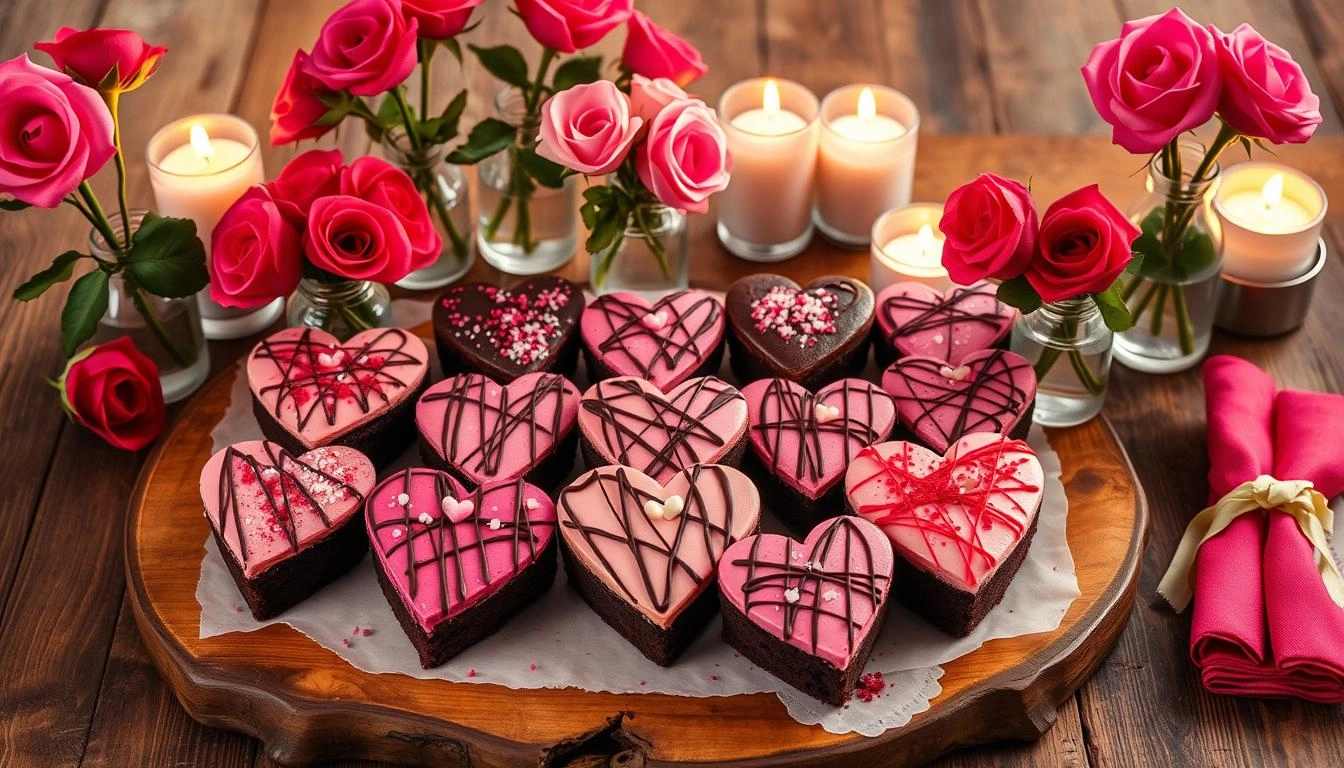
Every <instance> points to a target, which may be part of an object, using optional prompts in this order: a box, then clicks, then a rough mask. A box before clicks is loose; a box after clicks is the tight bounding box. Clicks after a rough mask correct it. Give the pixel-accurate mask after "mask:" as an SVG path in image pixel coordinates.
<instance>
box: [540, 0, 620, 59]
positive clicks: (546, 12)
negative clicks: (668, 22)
mask: <svg viewBox="0 0 1344 768" xmlns="http://www.w3.org/2000/svg"><path fill="white" fill-rule="evenodd" d="M633 4H634V0H514V5H515V6H517V8H518V15H519V16H521V17H522V19H523V24H524V25H525V26H526V27H527V32H528V34H530V35H532V37H533V39H535V40H536V41H537V42H538V43H541V44H542V45H544V46H546V47H547V48H550V49H551V50H553V51H556V52H558V53H573V52H575V51H577V50H579V49H580V48H588V47H590V46H592V45H594V44H596V43H597V41H598V40H601V39H602V38H604V37H606V36H607V33H608V32H610V31H611V30H613V29H615V28H617V27H619V26H621V25H622V24H624V23H625V20H626V19H628V18H630V11H631V6H632V5H633Z"/></svg>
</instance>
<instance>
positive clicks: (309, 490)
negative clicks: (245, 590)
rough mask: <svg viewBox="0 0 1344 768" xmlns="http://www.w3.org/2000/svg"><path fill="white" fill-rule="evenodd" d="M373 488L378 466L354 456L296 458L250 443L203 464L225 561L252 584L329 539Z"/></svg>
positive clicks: (348, 451)
mask: <svg viewBox="0 0 1344 768" xmlns="http://www.w3.org/2000/svg"><path fill="white" fill-rule="evenodd" d="M226 458H227V461H226ZM373 483H374V470H373V464H372V463H371V462H370V461H369V460H368V459H367V458H366V457H365V456H364V454H362V453H360V452H359V451H357V450H355V449H354V448H346V447H344V446H340V445H333V446H327V447H323V448H315V449H313V450H311V451H308V452H307V453H304V454H302V455H299V456H293V455H291V454H289V453H288V452H287V451H285V449H284V448H282V447H281V446H280V445H279V444H278V443H270V442H266V441H263V440H252V441H249V442H245V443H234V444H233V445H230V446H228V447H226V448H222V449H220V450H219V451H216V452H215V454H214V455H213V456H211V457H210V459H209V460H208V461H206V462H205V466H204V467H203V468H202V469H201V501H202V502H204V504H205V516H206V517H207V518H209V520H210V525H212V526H213V527H214V529H215V530H216V531H218V532H219V534H220V536H221V538H223V539H224V545H225V548H226V549H227V550H228V553H227V554H226V555H225V556H226V557H233V558H234V560H236V561H237V562H238V564H239V565H240V566H241V567H242V571H243V575H244V576H246V577H247V578H249V579H250V578H253V577H254V576H256V575H257V574H259V573H261V572H263V571H265V570H266V569H268V568H270V567H271V566H273V565H275V564H276V563H278V562H280V561H282V560H285V559H286V558H289V557H292V556H294V555H296V554H298V553H299V552H301V551H303V550H305V549H307V548H309V547H311V546H313V545H314V544H316V543H318V542H319V541H322V540H323V539H325V538H326V537H327V536H328V535H330V534H331V533H332V532H333V531H335V530H336V529H337V528H339V527H340V526H341V524H342V523H344V522H345V521H346V520H349V519H350V516H351V515H353V514H354V513H355V511H356V510H358V509H359V508H360V505H361V504H363V503H364V499H365V497H367V496H368V494H369V490H370V489H371V488H373ZM313 502H316V503H317V508H315V507H314V504H313ZM324 516H325V517H326V519H325V520H323V517H324ZM291 526H292V533H293V539H292V540H291V538H290V529H291ZM240 531H241V533H242V539H241V541H240V539H239V533H240Z"/></svg>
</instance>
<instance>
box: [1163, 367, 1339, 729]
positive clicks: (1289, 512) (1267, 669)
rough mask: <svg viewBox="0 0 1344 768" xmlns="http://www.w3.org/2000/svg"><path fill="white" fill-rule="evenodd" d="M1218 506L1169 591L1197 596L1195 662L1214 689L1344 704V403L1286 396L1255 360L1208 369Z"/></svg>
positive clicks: (1185, 545) (1183, 550) (1197, 527)
mask: <svg viewBox="0 0 1344 768" xmlns="http://www.w3.org/2000/svg"><path fill="white" fill-rule="evenodd" d="M1204 392H1205V401H1206V404H1205V407H1206V410H1207V413H1208V435H1209V498H1210V502H1211V506H1210V507H1209V508H1208V509H1206V510H1204V511H1203V512H1201V513H1200V514H1199V515H1197V516H1196V517H1195V519H1194V520H1193V521H1192V522H1191V524H1190V527H1189V528H1188V529H1187V530H1186V534H1185V538H1184V539H1183V540H1182V541H1181V544H1180V546H1179V547H1178V548H1177V551H1176V556H1175V558H1174V559H1173V560H1172V564H1171V567H1170V568H1169V569H1168V571H1167V574H1166V575H1165V576H1164V577H1163V579H1162V583H1161V584H1160V585H1159V586H1158V592H1159V593H1160V594H1161V595H1162V596H1163V597H1164V598H1166V599H1167V600H1168V602H1170V603H1171V604H1172V606H1173V607H1174V608H1175V609H1176V610H1177V611H1180V610H1183V609H1184V608H1185V606H1186V605H1187V604H1188V603H1189V601H1190V598H1191V596H1192V594H1193V596H1194V603H1195V608H1194V616H1193V620H1192V622H1191V632H1190V656H1191V659H1192V660H1193V661H1194V662H1195V665H1196V666H1197V667H1199V670H1200V675H1201V678H1202V679H1203V682H1204V687H1205V688H1207V689H1208V690H1210V691H1212V692H1214V693H1223V694H1229V695H1235V696H1257V697H1275V698H1300V699H1306V700H1308V701H1316V702H1322V703H1329V704H1338V703H1344V608H1341V607H1340V606H1341V605H1342V604H1344V580H1341V577H1340V573H1339V570H1338V568H1337V566H1336V564H1335V561H1334V557H1333V555H1332V554H1331V552H1330V549H1329V546H1328V542H1327V539H1326V537H1327V535H1328V534H1329V533H1330V531H1331V527H1332V523H1333V515H1332V513H1331V511H1330V509H1329V507H1327V506H1326V498H1327V497H1333V496H1335V495H1337V494H1339V493H1340V492H1342V491H1344V457H1341V455H1340V447H1341V438H1340V435H1341V434H1344V396H1340V395H1329V394H1321V393H1316V392H1296V391H1290V390H1284V391H1282V392H1280V391H1277V388H1276V387H1275V385H1274V381H1273V380H1272V379H1271V378H1270V377H1269V376H1268V375H1267V374H1265V372H1264V371H1261V370H1260V369H1259V368H1257V367H1256V366H1255V365H1253V364H1251V363H1249V362H1247V361H1245V360H1242V359H1240V358H1236V357H1230V356H1226V355H1220V356H1216V357H1212V358H1210V359H1209V360H1208V361H1207V362H1206V363H1205V364H1204Z"/></svg>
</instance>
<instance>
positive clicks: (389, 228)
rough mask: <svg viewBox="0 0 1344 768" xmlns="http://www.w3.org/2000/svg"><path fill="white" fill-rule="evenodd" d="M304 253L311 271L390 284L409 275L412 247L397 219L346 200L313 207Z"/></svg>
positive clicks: (377, 208) (335, 198)
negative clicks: (322, 271)
mask: <svg viewBox="0 0 1344 768" xmlns="http://www.w3.org/2000/svg"><path fill="white" fill-rule="evenodd" d="M303 250H304V252H305V253H306V254H307V255H308V260H309V261H311V262H312V263H313V266H315V267H317V268H318V269H323V270H326V271H327V272H330V273H332V274H333V275H337V276H340V277H344V278H346V279H349V280H373V281H375V282H379V283H395V282H397V281H398V280H400V279H401V278H403V277H405V276H406V275H407V274H408V273H410V271H411V263H412V262H411V241H410V238H408V237H407V236H406V230H405V229H404V228H403V227H402V226H401V221H400V220H398V219H397V215H396V214H395V213H393V212H392V211H389V210H388V209H386V208H384V207H383V206H381V205H378V204H377V203H371V202H369V201H368V200H361V199H359V198H358V197H350V196H349V195H330V196H327V197H319V198H318V199H316V200H314V201H313V205H312V207H311V208H309V210H308V230H307V231H306V232H304V234H303Z"/></svg>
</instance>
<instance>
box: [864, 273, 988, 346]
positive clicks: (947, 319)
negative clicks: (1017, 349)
mask: <svg viewBox="0 0 1344 768" xmlns="http://www.w3.org/2000/svg"><path fill="white" fill-rule="evenodd" d="M982 297H983V298H990V299H993V301H994V309H993V311H992V312H973V311H970V310H967V309H966V308H965V307H964V306H963V305H964V304H965V303H966V302H967V301H969V300H971V299H975V298H982ZM902 310H905V311H911V312H917V313H918V314H916V315H914V316H913V317H912V318H910V319H909V320H907V321H906V322H905V323H904V324H902V323H900V322H898V321H897V312H899V311H902ZM881 312H882V316H883V318H884V319H885V320H886V321H887V322H886V324H887V325H889V326H890V327H891V329H892V330H891V332H890V333H889V334H888V336H887V342H888V343H889V344H891V346H893V347H898V346H899V342H900V341H901V340H902V339H903V338H905V337H908V336H912V335H914V334H916V333H922V332H924V331H937V330H939V329H941V330H942V332H943V334H942V335H943V340H942V342H941V343H942V345H943V350H942V353H941V354H940V355H936V356H938V357H942V358H943V359H944V360H954V359H956V358H957V357H960V356H961V354H965V353H966V352H971V351H974V350H969V349H968V350H958V349H956V344H955V338H954V331H955V330H956V327H957V326H958V325H962V324H971V325H979V326H982V327H986V328H990V329H993V330H995V331H997V332H999V335H1000V336H1001V335H1002V334H1003V333H1005V332H1006V331H1007V329H1008V327H1009V325H1010V323H1011V322H1012V316H1011V314H1010V313H1009V310H1008V308H1007V306H1006V305H1005V304H1003V302H1001V301H999V298H998V296H997V294H996V293H995V288H994V286H993V285H991V284H989V283H977V284H976V285H973V286H971V287H970V288H963V287H960V286H958V287H956V288H954V289H953V290H952V293H951V295H942V294H939V295H937V296H935V297H934V298H924V297H921V296H909V295H900V294H897V295H894V296H889V297H887V298H886V299H885V300H884V301H883V302H882V307H881ZM934 343H939V342H938V341H937V339H936V338H935V339H934ZM902 351H904V352H907V353H911V352H914V351H915V350H902ZM959 353H960V354H959ZM920 354H925V353H924V352H920ZM927 354H930V355H934V354H935V353H933V352H929V353H927Z"/></svg>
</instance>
